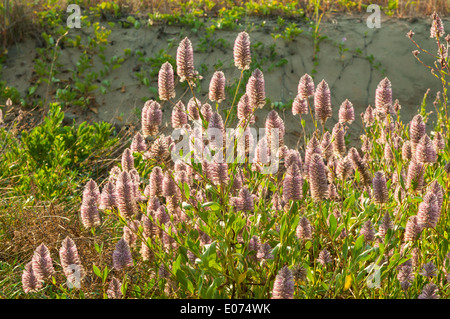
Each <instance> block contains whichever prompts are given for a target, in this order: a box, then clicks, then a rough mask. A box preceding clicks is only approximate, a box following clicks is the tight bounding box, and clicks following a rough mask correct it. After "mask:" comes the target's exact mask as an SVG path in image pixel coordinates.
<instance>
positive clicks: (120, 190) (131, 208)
mask: <svg viewBox="0 0 450 319" xmlns="http://www.w3.org/2000/svg"><path fill="white" fill-rule="evenodd" d="M116 189H117V198H118V202H117V206H118V207H119V212H120V214H121V215H122V216H123V217H129V218H131V217H132V216H133V215H134V214H135V213H136V210H137V207H136V197H135V189H134V186H133V179H132V177H131V175H130V174H129V173H128V172H126V171H124V172H122V173H120V175H119V178H118V179H117V184H116Z"/></svg>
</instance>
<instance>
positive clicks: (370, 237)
mask: <svg viewBox="0 0 450 319" xmlns="http://www.w3.org/2000/svg"><path fill="white" fill-rule="evenodd" d="M360 234H361V235H364V241H365V242H366V243H370V242H372V241H374V239H375V230H374V229H373V225H372V222H371V221H370V219H369V220H368V221H366V222H365V223H364V225H363V227H362V228H361V231H360Z"/></svg>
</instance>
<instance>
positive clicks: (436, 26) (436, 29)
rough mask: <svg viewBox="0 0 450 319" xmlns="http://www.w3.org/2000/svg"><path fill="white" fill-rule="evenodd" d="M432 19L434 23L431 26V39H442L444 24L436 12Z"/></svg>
mask: <svg viewBox="0 0 450 319" xmlns="http://www.w3.org/2000/svg"><path fill="white" fill-rule="evenodd" d="M431 18H432V19H433V22H432V24H431V28H430V38H436V37H441V36H443V35H444V33H445V30H444V24H443V23H442V20H441V18H440V17H439V15H438V14H437V13H436V11H435V12H433V14H432V15H431Z"/></svg>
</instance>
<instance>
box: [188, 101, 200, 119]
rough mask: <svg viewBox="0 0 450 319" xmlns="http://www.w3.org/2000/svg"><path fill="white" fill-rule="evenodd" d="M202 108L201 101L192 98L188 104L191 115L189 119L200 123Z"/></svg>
mask: <svg viewBox="0 0 450 319" xmlns="http://www.w3.org/2000/svg"><path fill="white" fill-rule="evenodd" d="M201 107H202V103H201V102H200V100H199V99H197V98H195V97H192V98H191V99H190V100H189V102H188V104H187V110H188V113H189V117H190V118H191V119H192V120H194V121H198V120H199V119H200V109H201Z"/></svg>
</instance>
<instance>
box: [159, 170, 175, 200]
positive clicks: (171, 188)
mask: <svg viewBox="0 0 450 319" xmlns="http://www.w3.org/2000/svg"><path fill="white" fill-rule="evenodd" d="M178 192H179V189H178V186H177V184H176V183H175V181H174V180H173V178H172V176H171V175H170V172H169V171H166V173H165V174H164V179H163V183H162V193H163V195H164V197H166V199H167V198H169V197H173V198H174V199H175V200H178V198H179V197H178V195H179V194H178Z"/></svg>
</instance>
